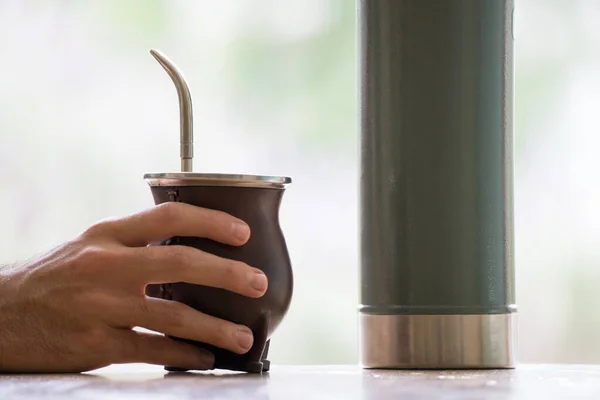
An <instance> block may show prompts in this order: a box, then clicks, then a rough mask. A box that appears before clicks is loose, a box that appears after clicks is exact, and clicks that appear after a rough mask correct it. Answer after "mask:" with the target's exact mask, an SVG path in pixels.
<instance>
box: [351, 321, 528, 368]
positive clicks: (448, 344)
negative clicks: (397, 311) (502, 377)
mask: <svg viewBox="0 0 600 400" xmlns="http://www.w3.org/2000/svg"><path fill="white" fill-rule="evenodd" d="M359 343H360V361H361V364H362V366H363V367H364V368H383V369H440V368H444V369H470V368H513V367H515V366H516V360H517V348H516V344H517V318H516V314H514V313H509V314H484V315H482V314H467V315H452V314H449V315H366V314H362V315H360V317H359Z"/></svg>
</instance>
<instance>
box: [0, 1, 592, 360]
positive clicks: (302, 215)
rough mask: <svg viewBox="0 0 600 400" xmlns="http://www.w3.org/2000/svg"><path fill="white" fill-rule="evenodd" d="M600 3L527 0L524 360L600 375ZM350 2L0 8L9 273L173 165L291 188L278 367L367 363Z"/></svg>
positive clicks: (518, 134) (520, 6)
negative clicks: (191, 152)
mask: <svg viewBox="0 0 600 400" xmlns="http://www.w3.org/2000/svg"><path fill="white" fill-rule="evenodd" d="M599 20H600V2H598V1H597V0H516V23H515V33H516V41H515V51H516V57H515V58H516V69H515V71H516V93H515V99H516V100H515V116H516V127H515V128H516V129H515V143H516V148H515V163H516V164H515V214H516V241H517V244H516V251H517V254H516V262H517V301H518V304H519V306H520V310H521V317H520V318H521V319H520V359H521V361H524V362H580V363H588V362H600V341H597V340H595V338H596V337H598V336H599V335H600V313H597V312H595V311H594V310H595V309H596V307H598V306H599V305H600V296H598V295H597V293H598V292H599V289H598V288H600V268H599V263H600V213H599V212H598V211H597V209H598V207H597V205H598V204H600V185H598V184H597V182H598V172H600V157H598V155H597V154H598V150H597V149H598V148H599V147H600V146H599V145H600V135H599V133H600V113H599V112H598V109H600V25H599V24H598V22H597V21H599ZM356 28H357V27H356V8H355V2H354V1H353V0H260V1H257V0H212V1H209V0H177V1H172V0H171V1H168V0H143V1H142V0H123V1H118V0H110V1H106V0H104V1H100V0H94V1H92V0H88V1H74V0H61V1H59V0H56V1H52V2H48V1H41V0H38V1H33V0H32V1H27V2H24V1H20V0H3V1H2V2H0V38H1V39H0V42H1V43H2V46H1V49H2V50H1V52H0V60H1V63H0V172H1V174H2V175H1V176H2V185H1V186H0V224H1V229H0V263H3V262H6V263H9V262H15V261H19V260H24V259H27V258H30V257H32V256H34V255H35V254H37V253H40V252H43V251H45V250H47V249H48V248H50V247H51V246H54V245H56V244H58V243H60V242H62V241H64V240H68V239H70V238H72V237H73V236H74V235H76V234H78V233H79V232H80V231H82V230H83V229H85V228H86V227H87V226H88V225H90V224H91V223H93V222H95V221H96V220H98V219H101V218H105V217H107V216H112V215H119V216H120V215H125V214H128V213H131V212H135V211H138V210H139V209H141V208H145V207H149V206H151V205H152V198H151V196H150V192H149V190H148V187H147V185H146V183H145V182H144V181H143V180H142V176H143V174H144V173H146V172H167V171H177V170H178V168H179V159H178V157H179V141H178V140H179V137H178V135H179V127H178V111H177V95H176V92H175V89H174V87H173V84H172V83H171V81H170V79H169V78H168V76H167V75H166V74H165V73H164V71H163V70H162V68H161V67H160V66H159V65H158V64H157V63H156V61H155V60H154V59H153V58H152V57H151V56H150V55H149V53H148V50H149V49H150V48H153V47H154V48H158V49H160V50H162V51H164V52H165V53H166V54H167V55H168V56H169V57H170V58H172V59H173V60H174V62H175V63H176V64H178V66H179V67H180V68H181V69H182V70H183V71H184V73H185V75H186V77H187V79H188V81H189V84H190V87H191V90H192V96H193V104H194V116H195V121H194V123H195V143H196V144H195V157H196V161H195V171H196V172H234V173H251V174H269V175H288V176H292V178H293V181H294V182H293V184H292V186H291V187H290V188H289V190H288V192H287V193H286V194H285V196H284V201H283V205H282V209H281V223H282V227H283V229H284V232H285V234H286V238H287V240H288V244H289V249H290V254H291V257H292V260H293V263H294V271H295V285H296V289H295V293H294V301H293V303H292V307H291V309H290V311H289V314H288V317H287V318H286V320H285V321H284V323H283V324H282V326H281V328H280V330H279V331H278V332H277V335H276V339H275V340H274V341H273V344H272V347H271V349H272V350H271V351H272V353H271V357H270V358H271V360H272V361H273V362H274V363H277V364H290V363H296V364H308V363H311V364H324V363H354V362H356V361H357V349H356V345H357V340H356V339H357V332H356V305H357V302H358V299H357V294H358V269H357V244H358V240H357V239H358V232H357V216H358V209H357V171H358V168H357V167H358V164H357V163H358V157H357V156H358V154H357V139H358V136H357V134H358V132H357V122H358V114H357V112H358V102H357V96H358V92H357V90H358V86H357V84H358V76H357V66H356V56H357V54H356V34H357V32H356Z"/></svg>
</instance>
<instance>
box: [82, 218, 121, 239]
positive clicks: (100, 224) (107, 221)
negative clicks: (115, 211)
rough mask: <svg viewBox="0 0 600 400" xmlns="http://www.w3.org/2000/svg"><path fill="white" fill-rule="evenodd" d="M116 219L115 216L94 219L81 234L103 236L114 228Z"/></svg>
mask: <svg viewBox="0 0 600 400" xmlns="http://www.w3.org/2000/svg"><path fill="white" fill-rule="evenodd" d="M118 220H119V219H118V218H117V217H109V218H104V219H102V220H99V221H96V222H95V223H93V224H92V225H90V226H89V227H88V228H87V229H86V230H85V231H84V232H83V236H103V235H105V234H106V233H107V232H110V231H112V230H113V229H114V226H115V224H116V223H117V221H118Z"/></svg>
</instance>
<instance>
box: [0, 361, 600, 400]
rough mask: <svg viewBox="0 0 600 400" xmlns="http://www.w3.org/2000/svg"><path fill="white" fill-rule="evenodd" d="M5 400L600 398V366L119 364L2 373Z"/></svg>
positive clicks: (0, 385)
mask: <svg viewBox="0 0 600 400" xmlns="http://www.w3.org/2000/svg"><path fill="white" fill-rule="evenodd" d="M0 399H1V400H10V399H89V400H96V399H111V400H112V399H114V400H120V399H127V400H137V399H140V400H141V399H144V400H152V399H161V400H162V399H165V400H166V399H176V400H187V399H203V400H209V399H229V400H237V399H270V400H278V399H303V400H311V399H342V400H351V399H368V400H376V399H377V400H385V399H402V400H410V399H461V400H468V399H540V400H542V399H561V400H567V399H568V400H570V399H594V400H597V399H600V366H586V365H521V366H519V367H518V368H517V369H515V370H506V371H428V372H424V371H410V372H401V371H382V370H362V369H360V368H359V367H357V366H298V367H293V366H276V365H275V366H272V368H271V372H270V373H268V374H264V375H262V376H260V375H249V374H238V373H225V372H212V373H166V372H165V371H163V369H162V368H161V367H155V366H150V365H139V364H130V365H115V366H111V367H107V368H103V369H99V370H96V371H93V372H89V373H85V374H73V375H70V374H69V375H0Z"/></svg>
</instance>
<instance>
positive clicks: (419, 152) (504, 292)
mask: <svg viewBox="0 0 600 400" xmlns="http://www.w3.org/2000/svg"><path fill="white" fill-rule="evenodd" d="M513 10H514V2H513V0H360V1H359V23H360V25H359V39H360V40H359V45H360V50H359V52H360V68H359V69H360V79H361V88H360V91H361V99H360V112H361V123H360V124H361V135H360V160H361V169H360V273H361V278H360V285H361V286H360V305H359V350H360V351H359V354H360V363H361V365H362V366H363V367H365V368H416V369H425V368H449V369H454V368H456V369H458V368H512V367H514V366H515V363H516V346H517V342H516V340H517V331H516V316H517V315H516V306H515V287H514V259H513V254H514V250H513V246H514V240H513V170H512V164H513V156H512V155H513Z"/></svg>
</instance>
